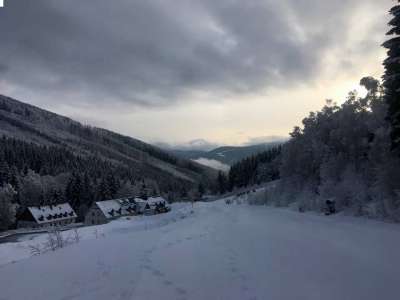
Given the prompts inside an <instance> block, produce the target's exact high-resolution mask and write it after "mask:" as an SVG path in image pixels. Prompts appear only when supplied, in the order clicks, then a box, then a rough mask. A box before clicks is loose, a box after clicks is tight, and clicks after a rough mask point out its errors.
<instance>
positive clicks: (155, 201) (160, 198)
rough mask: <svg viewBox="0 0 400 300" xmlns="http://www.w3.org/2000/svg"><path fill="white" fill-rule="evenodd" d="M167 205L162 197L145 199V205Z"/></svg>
mask: <svg viewBox="0 0 400 300" xmlns="http://www.w3.org/2000/svg"><path fill="white" fill-rule="evenodd" d="M160 202H161V203H168V202H167V200H165V199H164V198H163V197H150V198H149V199H147V203H149V204H156V203H160Z"/></svg>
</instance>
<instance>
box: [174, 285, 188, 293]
mask: <svg viewBox="0 0 400 300" xmlns="http://www.w3.org/2000/svg"><path fill="white" fill-rule="evenodd" d="M175 291H176V292H177V293H178V294H179V295H186V294H187V292H186V290H185V289H182V288H179V287H178V288H176V289H175Z"/></svg>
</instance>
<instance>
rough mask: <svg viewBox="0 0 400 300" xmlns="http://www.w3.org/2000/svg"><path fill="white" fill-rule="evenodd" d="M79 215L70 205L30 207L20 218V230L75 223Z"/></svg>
mask: <svg viewBox="0 0 400 300" xmlns="http://www.w3.org/2000/svg"><path fill="white" fill-rule="evenodd" d="M76 218H77V215H76V213H75V211H74V210H73V209H72V207H71V205H69V203H63V204H57V205H46V206H30V207H27V208H26V209H25V211H24V212H23V213H22V214H21V215H20V216H19V218H18V228H44V227H51V226H65V225H68V224H72V223H75V220H76Z"/></svg>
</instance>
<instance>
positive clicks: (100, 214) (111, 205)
mask: <svg viewBox="0 0 400 300" xmlns="http://www.w3.org/2000/svg"><path fill="white" fill-rule="evenodd" d="M135 214H137V205H136V202H135V199H134V198H122V199H114V200H106V201H98V202H95V203H93V204H92V206H91V207H90V209H89V211H88V212H87V213H86V216H85V224H86V225H96V224H105V223H108V222H109V221H111V220H114V219H116V218H119V217H122V216H129V215H135Z"/></svg>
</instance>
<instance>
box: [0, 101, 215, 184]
mask: <svg viewBox="0 0 400 300" xmlns="http://www.w3.org/2000/svg"><path fill="white" fill-rule="evenodd" d="M1 136H6V137H12V138H15V139H19V140H23V141H26V142H32V143H35V144H38V145H46V146H58V147H63V148H66V149H69V150H71V151H72V152H73V153H75V154H77V155H81V156H96V157H101V158H102V159H104V160H107V161H109V162H112V163H113V164H118V165H121V166H128V165H129V169H134V172H135V173H136V174H137V176H138V177H143V178H151V179H154V180H160V181H162V180H165V181H166V182H171V181H172V182H175V183H177V182H185V183H186V184H189V185H191V184H197V183H198V182H200V181H202V180H204V179H205V178H207V177H209V176H212V175H214V171H213V170H212V169H209V168H207V167H204V166H202V165H200V164H197V163H195V162H192V161H188V160H186V159H184V158H180V157H176V156H174V155H173V154H171V153H169V152H167V151H164V150H162V149H160V148H158V147H155V146H152V145H150V144H147V143H144V142H142V141H139V140H137V139H134V138H131V137H128V136H124V135H120V134H117V133H115V132H112V131H109V130H106V129H102V128H97V127H91V126H84V125H82V124H80V123H79V122H76V121H74V120H72V119H70V118H67V117H64V116H61V115H58V114H55V113H52V112H49V111H46V110H44V109H41V108H38V107H35V106H33V105H30V104H27V103H23V102H20V101H18V100H15V99H12V98H10V97H6V96H3V95H0V137H1Z"/></svg>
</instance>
